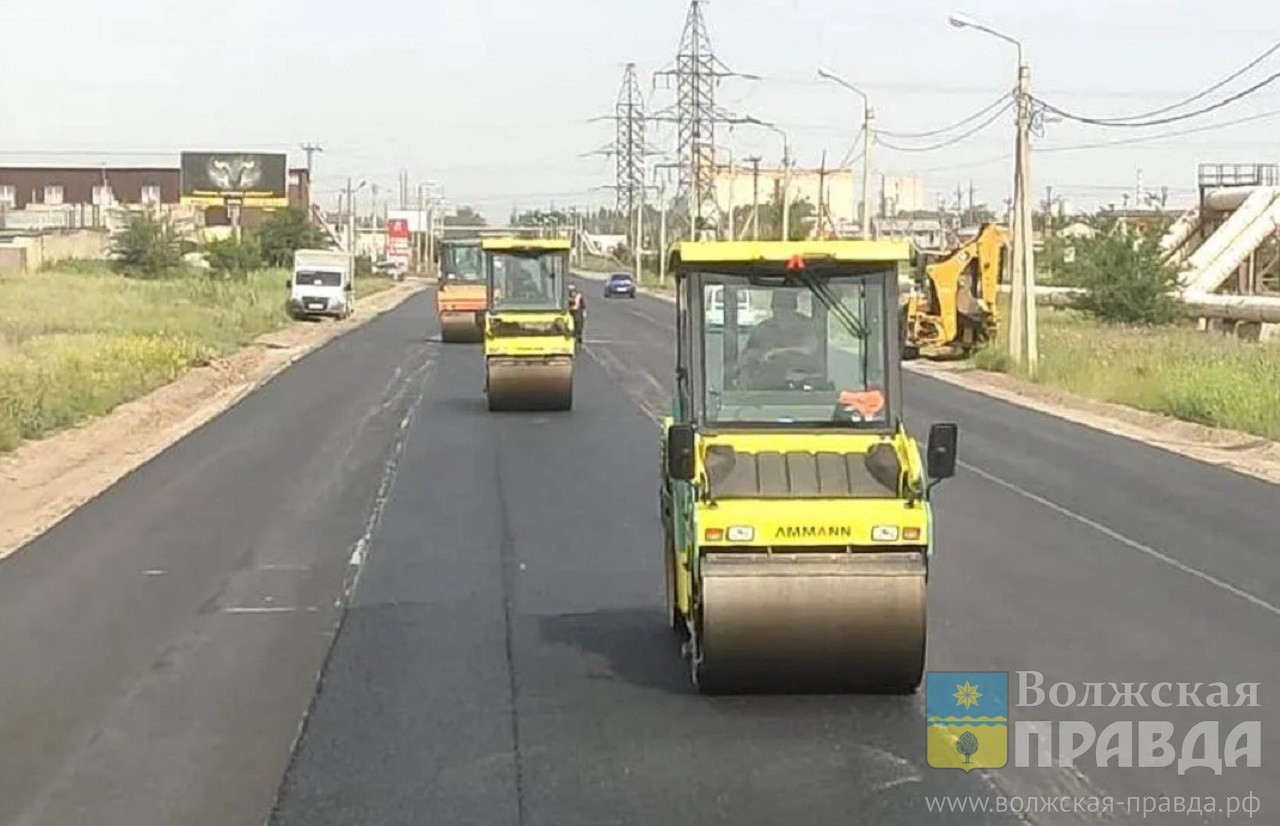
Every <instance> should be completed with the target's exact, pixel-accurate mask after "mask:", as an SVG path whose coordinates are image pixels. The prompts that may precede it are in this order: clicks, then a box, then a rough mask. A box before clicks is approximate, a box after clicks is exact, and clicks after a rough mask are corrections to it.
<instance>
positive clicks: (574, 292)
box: [569, 284, 587, 344]
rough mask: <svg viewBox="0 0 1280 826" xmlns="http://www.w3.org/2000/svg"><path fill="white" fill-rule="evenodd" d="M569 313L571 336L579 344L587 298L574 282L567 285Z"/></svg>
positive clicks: (585, 315) (584, 320)
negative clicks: (571, 319) (571, 328)
mask: <svg viewBox="0 0 1280 826" xmlns="http://www.w3.org/2000/svg"><path fill="white" fill-rule="evenodd" d="M569 314H570V315H572V316H573V337H574V338H576V339H577V340H578V343H579V344H581V343H582V331H583V327H584V326H585V325H586V323H587V299H586V296H584V295H583V294H582V292H581V291H580V290H579V289H578V287H577V285H576V284H570V285H569Z"/></svg>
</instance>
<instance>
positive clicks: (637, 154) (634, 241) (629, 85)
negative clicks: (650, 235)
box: [586, 63, 658, 266]
mask: <svg viewBox="0 0 1280 826" xmlns="http://www.w3.org/2000/svg"><path fill="white" fill-rule="evenodd" d="M592 120H597V121H598V120H612V121H614V125H615V129H616V134H615V137H614V142H613V143H612V144H610V145H608V146H606V147H604V148H603V149H597V150H596V151H594V152H588V153H586V154H588V155H609V156H612V157H613V158H614V159H615V163H614V168H615V176H616V178H615V183H614V185H613V187H611V188H612V189H613V190H615V194H616V197H617V209H618V212H619V213H620V214H621V215H623V216H625V217H626V219H627V225H628V230H627V235H628V236H629V237H630V242H631V249H632V250H633V251H638V250H640V249H641V247H642V238H641V237H640V235H641V229H640V228H641V226H642V220H643V219H642V213H643V211H644V204H645V199H644V195H645V158H647V157H649V156H650V155H656V154H658V153H657V152H656V151H654V150H652V149H650V148H649V147H648V145H647V144H646V143H645V122H646V121H647V120H648V118H647V117H646V115H645V103H644V95H643V94H642V93H641V91H640V83H639V81H638V80H637V79H636V64H634V63H628V64H626V66H625V69H624V71H623V75H622V86H621V87H620V88H619V90H618V99H617V102H616V103H615V105H614V114H613V115H611V116H606V117H602V118H593V119H592ZM606 188H609V187H606ZM636 260H637V262H638V261H639V257H638V255H637V259H636ZM637 266H638V263H637Z"/></svg>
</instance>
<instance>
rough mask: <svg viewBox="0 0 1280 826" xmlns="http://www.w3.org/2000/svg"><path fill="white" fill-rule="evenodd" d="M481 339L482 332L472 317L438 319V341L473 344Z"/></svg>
mask: <svg viewBox="0 0 1280 826" xmlns="http://www.w3.org/2000/svg"><path fill="white" fill-rule="evenodd" d="M483 338H484V336H483V331H482V330H481V329H480V327H479V325H477V324H476V321H475V318H473V317H472V316H469V315H468V316H462V317H457V316H445V317H444V318H442V319H440V340H441V341H443V342H446V343H448V344H454V343H466V344H474V343H475V342H478V341H481V340H483Z"/></svg>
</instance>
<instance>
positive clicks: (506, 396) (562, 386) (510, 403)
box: [485, 356, 573, 410]
mask: <svg viewBox="0 0 1280 826" xmlns="http://www.w3.org/2000/svg"><path fill="white" fill-rule="evenodd" d="M485 371H486V381H485V387H486V391H487V392H488V394H489V409H490V410H569V409H571V408H572V407H573V360H572V359H571V358H570V357H568V356H554V357H528V358H520V359H514V358H513V359H500V358H490V359H487V360H486V363H485Z"/></svg>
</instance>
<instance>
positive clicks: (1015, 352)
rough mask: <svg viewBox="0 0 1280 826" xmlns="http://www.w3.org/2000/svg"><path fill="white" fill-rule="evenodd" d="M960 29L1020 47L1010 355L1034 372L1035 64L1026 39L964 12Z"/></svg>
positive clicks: (956, 20)
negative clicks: (1031, 63) (1029, 56)
mask: <svg viewBox="0 0 1280 826" xmlns="http://www.w3.org/2000/svg"><path fill="white" fill-rule="evenodd" d="M949 22H950V23H951V25H952V26H955V27H956V28H958V29H975V30H977V31H980V32H984V33H986V34H989V35H991V36H993V37H996V38H999V39H1000V40H1003V41H1005V42H1007V43H1011V44H1013V46H1014V47H1016V48H1017V50H1018V92H1017V108H1018V120H1017V122H1018V130H1017V160H1016V162H1015V164H1014V173H1013V225H1014V226H1013V249H1012V253H1013V254H1012V256H1011V257H1012V259H1013V261H1012V267H1011V272H1010V277H1011V280H1012V281H1013V301H1012V308H1011V312H1010V313H1009V315H1010V318H1009V355H1010V356H1011V357H1012V359H1013V362H1014V363H1015V364H1018V365H1023V364H1025V365H1026V368H1027V371H1028V372H1029V373H1031V374H1033V375H1034V373H1035V372H1036V368H1037V367H1038V366H1039V362H1040V350H1039V335H1038V330H1037V324H1036V321H1037V319H1036V267H1035V250H1033V249H1032V247H1031V237H1032V233H1031V195H1030V188H1031V117H1032V98H1031V67H1030V66H1029V65H1028V64H1027V62H1026V61H1025V60H1023V59H1022V43H1020V42H1019V41H1018V40H1016V39H1015V38H1012V37H1010V36H1009V35H1007V34H1004V33H1002V32H999V31H996V30H995V29H992V28H990V27H988V26H985V25H983V24H981V23H979V22H977V21H976V20H973V19H972V18H970V17H967V16H965V15H962V14H953V15H951V17H950V18H949Z"/></svg>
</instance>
